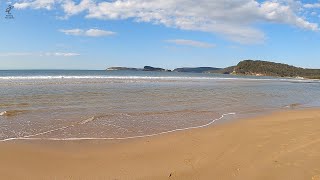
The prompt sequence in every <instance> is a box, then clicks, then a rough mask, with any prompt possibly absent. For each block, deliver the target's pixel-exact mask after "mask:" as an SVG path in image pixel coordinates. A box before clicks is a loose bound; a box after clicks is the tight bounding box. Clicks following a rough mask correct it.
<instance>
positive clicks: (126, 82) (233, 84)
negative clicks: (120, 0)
mask: <svg viewBox="0 0 320 180" xmlns="http://www.w3.org/2000/svg"><path fill="white" fill-rule="evenodd" d="M319 105H320V81H318V80H302V79H290V78H272V77H251V76H245V77H242V76H233V75H221V74H198V73H177V72H141V71H74V70H28V71H27V70H26V71H21V70H17V71H0V141H6V140H15V139H19V138H20V139H51V140H76V139H99V138H102V139H108V138H109V139H117V138H118V139H122V138H123V139H125V138H130V137H131V138H134V137H143V136H151V135H157V134H159V133H160V134H161V133H166V132H172V131H176V130H184V129H188V128H196V127H204V126H207V125H212V124H214V123H217V122H216V121H215V120H219V121H224V120H225V121H226V120H232V119H238V118H240V117H246V116H250V115H256V114H259V113H265V112H269V111H274V110H279V109H290V108H299V107H314V106H319Z"/></svg>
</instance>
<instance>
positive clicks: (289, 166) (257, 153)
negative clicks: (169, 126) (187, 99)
mask: <svg viewBox="0 0 320 180" xmlns="http://www.w3.org/2000/svg"><path fill="white" fill-rule="evenodd" d="M319 135H320V109H319V108H317V109H315V108H311V109H299V110H286V111H281V112H273V113H271V114H268V115H262V116H258V117H252V118H249V119H240V120H233V121H231V122H228V123H218V124H215V125H214V126H209V127H205V128H201V129H192V130H187V131H180V132H174V133H170V134H164V135H160V136H154V137H146V138H141V139H131V140H122V141H119V140H109V141H99V140H92V141H91V140H90V141H76V142H75V141H73V142H71V141H63V142H61V141H54V142H53V141H45V140H44V141H24V142H23V141H11V142H1V143H0V159H1V162H2V163H1V164H0V175H1V177H3V178H6V179H54V178H56V179H68V178H69V179H150V178H152V179H213V178H218V179H239V178H240V179H292V178H298V179H312V178H313V177H316V178H318V177H320V168H318V167H320V153H318V152H319V150H320V139H319V138H318V137H319ZM290 177H291V178H290Z"/></svg>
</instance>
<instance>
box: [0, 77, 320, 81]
mask: <svg viewBox="0 0 320 180" xmlns="http://www.w3.org/2000/svg"><path fill="white" fill-rule="evenodd" d="M59 79H110V80H243V81H289V82H291V81H292V82H320V81H319V80H312V79H294V78H251V77H208V76H206V77H201V76H0V80H59Z"/></svg>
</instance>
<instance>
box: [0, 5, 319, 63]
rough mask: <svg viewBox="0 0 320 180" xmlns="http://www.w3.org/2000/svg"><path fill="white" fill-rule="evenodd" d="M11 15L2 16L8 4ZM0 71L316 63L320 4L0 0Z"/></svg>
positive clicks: (317, 60) (317, 59) (317, 58)
mask: <svg viewBox="0 0 320 180" xmlns="http://www.w3.org/2000/svg"><path fill="white" fill-rule="evenodd" d="M9 4H12V5H14V6H15V8H14V9H13V10H12V11H11V14H12V15H13V16H14V19H6V18H5V16H6V13H5V9H6V8H7V6H8V5H9ZM0 6H1V8H0V12H2V14H1V16H2V17H1V18H0V23H1V28H0V40H1V44H0V69H105V68H107V67H109V66H129V67H143V66H144V65H151V66H159V67H165V68H170V69H172V68H176V67H182V66H183V67H187V66H213V67H226V66H230V65H234V64H236V63H238V62H239V61H240V60H243V59H261V60H270V61H276V62H282V63H288V64H292V65H296V66H302V67H312V68H320V59H319V57H320V55H319V53H318V52H319V50H320V41H319V40H320V34H319V33H320V32H319V26H318V24H319V22H320V16H319V15H320V14H319V12H320V2H319V1H317V0H314V1H311V0H310V1H294V0H270V1H254V0H197V1H195V0H167V1H163V0H162V1H161V0H122V1H119V0H113V1H102V0H97V1H93V0H77V1H74V0H17V1H4V0H0Z"/></svg>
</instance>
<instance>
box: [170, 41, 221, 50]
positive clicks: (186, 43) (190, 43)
mask: <svg viewBox="0 0 320 180" xmlns="http://www.w3.org/2000/svg"><path fill="white" fill-rule="evenodd" d="M166 42H168V43H173V44H176V45H184V46H193V47H199V48H212V47H215V45H214V44H210V43H205V42H201V41H194V40H187V39H170V40H166Z"/></svg>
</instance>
